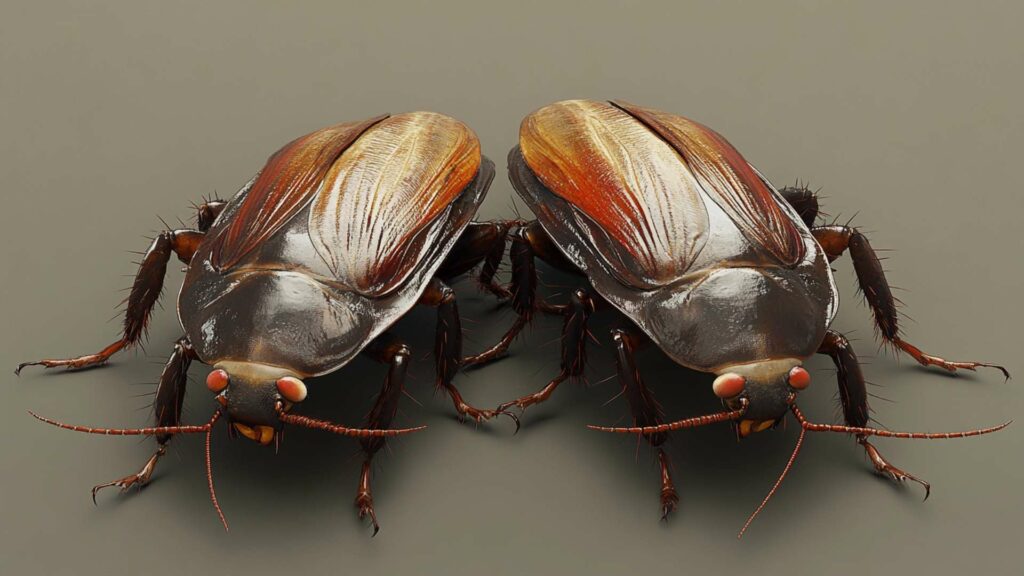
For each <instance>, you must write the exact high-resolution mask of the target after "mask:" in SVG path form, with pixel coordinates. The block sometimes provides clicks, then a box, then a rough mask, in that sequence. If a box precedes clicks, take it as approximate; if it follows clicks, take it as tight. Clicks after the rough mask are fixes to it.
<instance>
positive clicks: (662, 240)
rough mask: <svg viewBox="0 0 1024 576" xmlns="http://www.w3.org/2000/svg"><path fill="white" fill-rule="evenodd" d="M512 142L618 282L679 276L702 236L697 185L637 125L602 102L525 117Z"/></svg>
mask: <svg viewBox="0 0 1024 576" xmlns="http://www.w3.org/2000/svg"><path fill="white" fill-rule="evenodd" d="M519 143H520V148H521V150H522V155H523V158H524V160H525V162H526V164H527V165H528V166H529V168H530V170H531V171H532V172H533V173H534V174H535V175H536V176H537V177H538V178H539V179H540V181H541V182H542V183H543V184H544V186H546V187H547V188H548V189H550V190H551V191H552V192H553V193H554V194H556V195H557V196H559V197H561V198H563V199H564V200H566V201H567V202H569V204H570V205H571V206H572V207H573V208H574V209H575V211H576V218H577V222H575V223H566V224H572V225H574V226H575V227H576V228H578V229H579V230H580V231H581V233H582V234H583V235H584V237H586V238H588V240H589V241H590V242H591V244H592V246H593V247H594V249H595V250H594V251H595V252H596V253H597V254H598V255H599V256H600V257H601V258H602V259H604V260H605V262H606V264H607V265H608V267H609V269H610V270H611V271H612V272H613V273H614V274H615V275H616V276H617V277H618V278H619V280H620V281H622V282H624V283H626V284H629V285H633V286H637V287H642V288H649V287H653V286H658V285H664V284H667V283H670V282H672V281H674V280H675V279H677V278H679V277H680V276H682V275H683V274H684V273H685V272H686V271H687V269H688V268H689V266H690V265H691V264H692V263H693V262H694V260H695V259H696V256H697V254H698V253H699V252H700V250H701V248H702V247H703V246H704V243H705V242H706V241H707V234H708V214H707V210H706V209H705V207H704V201H703V200H702V198H701V195H700V185H699V183H698V182H697V181H696V180H695V179H694V176H693V175H692V174H691V173H690V171H689V170H688V169H687V167H686V165H685V164H684V163H683V162H682V161H680V158H679V155H678V154H677V153H676V151H675V150H673V149H672V148H671V147H670V146H669V145H668V144H666V143H665V142H664V141H663V140H662V139H661V138H659V137H658V136H657V135H655V134H654V133H652V132H651V130H649V129H648V128H647V127H645V126H644V125H643V124H642V123H640V122H638V121H637V120H636V119H634V118H633V117H631V116H630V115H629V114H627V113H625V112H623V111H622V110H620V109H618V108H616V107H614V106H612V105H610V104H607V103H603V102H594V101H587V100H570V101H565V102H558V103H555V104H552V105H550V106H546V107H544V108H541V109H540V110H537V111H536V112H534V113H532V114H530V115H529V116H527V117H526V119H524V120H523V123H522V126H521V127H520V133H519Z"/></svg>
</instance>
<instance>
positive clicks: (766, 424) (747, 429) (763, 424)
mask: <svg viewBox="0 0 1024 576" xmlns="http://www.w3.org/2000/svg"><path fill="white" fill-rule="evenodd" d="M774 425H775V420H741V421H740V425H739V431H740V438H746V437H747V436H750V435H751V434H753V433H754V432H763V431H765V430H767V429H769V428H771V427H772V426H774Z"/></svg>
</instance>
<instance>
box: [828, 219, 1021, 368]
mask: <svg viewBox="0 0 1024 576" xmlns="http://www.w3.org/2000/svg"><path fill="white" fill-rule="evenodd" d="M811 232H812V233H813V234H814V237H815V238H816V239H817V240H818V243H819V244H821V247H822V248H823V249H824V250H825V252H826V254H828V257H829V260H835V259H836V258H838V257H839V256H841V255H842V254H843V252H845V251H846V250H847V249H848V250H849V251H850V257H851V258H852V259H853V268H854V271H855V272H856V273H857V282H858V283H859V284H860V288H861V290H862V291H863V293H864V298H865V299H866V300H867V303H868V306H869V307H870V308H871V312H872V314H873V316H874V319H875V325H876V326H877V327H878V331H879V333H880V334H881V336H882V338H883V339H884V340H885V341H886V342H887V343H889V344H891V345H892V346H894V347H895V348H897V349H899V350H902V351H903V352H905V353H906V354H908V355H910V356H911V357H913V358H914V360H917V362H918V363H920V364H921V365H923V366H938V367H940V368H944V369H946V370H948V371H950V372H956V371H957V370H958V369H963V370H976V369H977V368H979V367H988V368H995V369H996V370H999V371H1001V372H1002V373H1003V375H1004V376H1005V377H1006V378H1009V377H1010V373H1009V372H1008V371H1007V370H1006V368H1004V367H1002V366H999V365H997V364H988V363H985V362H974V361H970V362H958V361H952V360H946V359H944V358H940V357H938V356H932V355H931V354H926V353H925V352H923V351H922V350H921V349H920V348H918V347H917V346H914V345H913V344H911V343H909V342H907V341H906V340H904V339H903V338H902V337H901V335H900V328H899V324H898V320H899V315H898V313H897V311H896V299H895V298H893V295H892V290H891V289H890V288H889V282H888V281H887V280H886V279H885V272H884V271H883V270H882V264H881V262H879V260H878V256H877V255H876V254H875V251H874V249H872V248H871V244H870V243H869V242H868V239H867V237H866V236H864V234H862V233H861V232H860V231H859V230H857V229H856V228H851V227H849V226H820V227H817V228H813V229H812V230H811Z"/></svg>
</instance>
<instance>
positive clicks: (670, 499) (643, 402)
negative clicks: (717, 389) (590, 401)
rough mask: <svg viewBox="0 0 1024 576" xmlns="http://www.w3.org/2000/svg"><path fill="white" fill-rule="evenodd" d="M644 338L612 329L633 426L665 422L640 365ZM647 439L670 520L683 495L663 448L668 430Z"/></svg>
mask: <svg viewBox="0 0 1024 576" xmlns="http://www.w3.org/2000/svg"><path fill="white" fill-rule="evenodd" d="M644 340H645V338H644V336H642V335H641V334H638V333H636V332H635V331H627V330H623V329H615V330H612V341H613V342H614V343H615V353H616V356H615V359H616V362H615V366H616V372H617V373H618V377H619V383H620V384H621V385H622V392H623V394H625V396H626V399H627V400H628V401H629V408H630V410H631V411H632V412H633V425H634V426H659V425H661V424H663V423H664V420H663V419H662V417H661V408H660V407H659V406H658V402H657V401H656V400H655V399H654V395H653V394H652V393H651V391H650V390H649V389H648V388H647V386H645V385H644V383H643V380H642V379H641V378H640V371H639V369H637V366H636V357H635V353H636V350H637V348H638V347H639V343H641V342H643V341H644ZM644 438H645V439H646V440H647V442H648V443H650V445H651V446H653V447H654V448H657V449H658V464H659V465H660V466H661V519H662V520H666V519H668V515H669V514H671V513H672V512H674V511H675V510H676V506H677V505H678V503H679V494H678V493H677V492H676V488H675V484H674V483H673V482H672V474H671V465H670V463H669V459H668V454H666V453H665V449H664V448H662V447H661V445H662V444H664V443H665V440H666V439H667V436H666V435H665V434H664V433H661V434H647V435H644Z"/></svg>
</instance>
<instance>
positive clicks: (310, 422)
mask: <svg viewBox="0 0 1024 576" xmlns="http://www.w3.org/2000/svg"><path fill="white" fill-rule="evenodd" d="M279 417H280V418H281V422H284V423H285V424H294V425H296V426H302V427H304V428H312V429H314V430H324V431H326V432H330V433H332V434H340V435H342V436H348V437H350V438H371V437H385V436H400V435H402V434H408V433H410V432H419V431H420V430H424V429H426V426H416V427H415V428H393V429H388V430H382V429H377V428H348V427H346V426H342V425H340V424H335V423H333V422H327V421H326V420H317V419H316V418H310V417H308V416H298V415H295V414H284V413H281V414H280V415H279Z"/></svg>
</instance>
